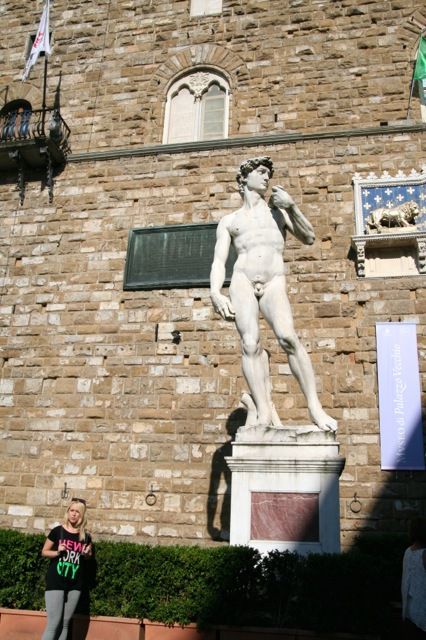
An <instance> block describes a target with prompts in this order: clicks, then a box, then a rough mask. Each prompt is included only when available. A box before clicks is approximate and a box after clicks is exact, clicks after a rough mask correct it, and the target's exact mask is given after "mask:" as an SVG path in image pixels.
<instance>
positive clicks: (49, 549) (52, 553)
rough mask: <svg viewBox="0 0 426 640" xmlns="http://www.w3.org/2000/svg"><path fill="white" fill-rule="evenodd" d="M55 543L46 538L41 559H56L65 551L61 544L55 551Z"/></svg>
mask: <svg viewBox="0 0 426 640" xmlns="http://www.w3.org/2000/svg"><path fill="white" fill-rule="evenodd" d="M54 546H55V543H54V542H53V540H51V539H50V538H46V540H45V542H44V545H43V549H42V550H41V555H42V556H43V558H58V557H59V556H60V554H61V552H62V551H66V548H65V546H64V545H63V544H59V545H58V548H57V549H54V548H53V547H54Z"/></svg>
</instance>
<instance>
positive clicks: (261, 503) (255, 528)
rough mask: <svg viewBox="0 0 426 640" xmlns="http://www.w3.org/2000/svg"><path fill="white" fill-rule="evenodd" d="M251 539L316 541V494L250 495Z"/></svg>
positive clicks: (263, 493)
mask: <svg viewBox="0 0 426 640" xmlns="http://www.w3.org/2000/svg"><path fill="white" fill-rule="evenodd" d="M250 538H251V540H280V541H289V542H293V541H294V542H319V494H318V493H274V492H267V491H256V492H252V494H251V535H250Z"/></svg>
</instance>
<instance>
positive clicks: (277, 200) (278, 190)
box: [270, 185, 296, 209]
mask: <svg viewBox="0 0 426 640" xmlns="http://www.w3.org/2000/svg"><path fill="white" fill-rule="evenodd" d="M270 202H272V204H273V205H274V206H275V207H278V208H279V209H290V208H291V207H294V206H295V204H296V203H295V202H294V200H293V198H292V197H291V195H290V194H288V193H287V191H285V189H283V187H281V186H279V185H278V186H277V187H272V195H271V198H270Z"/></svg>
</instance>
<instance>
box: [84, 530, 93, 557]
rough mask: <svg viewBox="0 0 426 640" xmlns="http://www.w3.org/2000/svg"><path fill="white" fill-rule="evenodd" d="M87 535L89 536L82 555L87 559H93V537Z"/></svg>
mask: <svg viewBox="0 0 426 640" xmlns="http://www.w3.org/2000/svg"><path fill="white" fill-rule="evenodd" d="M86 535H87V542H86V540H85V541H84V544H83V551H82V553H83V555H84V556H85V557H86V558H91V557H92V555H93V546H92V537H91V535H90V533H89V534H86Z"/></svg>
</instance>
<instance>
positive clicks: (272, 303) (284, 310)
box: [260, 276, 337, 431]
mask: <svg viewBox="0 0 426 640" xmlns="http://www.w3.org/2000/svg"><path fill="white" fill-rule="evenodd" d="M260 309H261V311H262V313H263V315H264V317H265V319H266V320H267V322H268V323H269V324H270V325H271V327H272V329H273V331H274V333H275V335H276V336H277V339H278V342H279V344H280V346H281V347H282V349H284V351H285V352H286V353H287V357H288V364H289V366H290V369H291V372H292V373H293V375H294V376H295V378H296V380H297V381H298V383H299V385H300V388H301V389H302V392H303V393H304V395H305V397H306V400H307V403H308V409H309V413H310V415H311V418H312V421H313V422H314V424H316V425H317V426H318V427H319V428H320V429H323V430H325V431H328V430H332V431H334V430H335V429H336V428H337V423H336V421H335V420H334V418H331V417H330V416H329V415H327V414H326V412H325V411H324V409H323V408H322V406H321V403H320V401H319V398H318V394H317V388H316V383H315V375H314V371H313V368H312V364H311V360H310V358H309V356H308V353H307V352H306V349H305V348H304V346H303V345H302V343H301V342H300V340H299V338H298V337H297V335H296V332H295V330H294V325H293V315H292V312H291V307H290V302H289V300H288V297H287V292H286V286H285V278H284V276H280V277H276V278H274V279H273V280H271V282H270V283H269V284H268V285H267V287H266V288H265V293H264V295H263V297H262V298H261V300H260Z"/></svg>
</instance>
